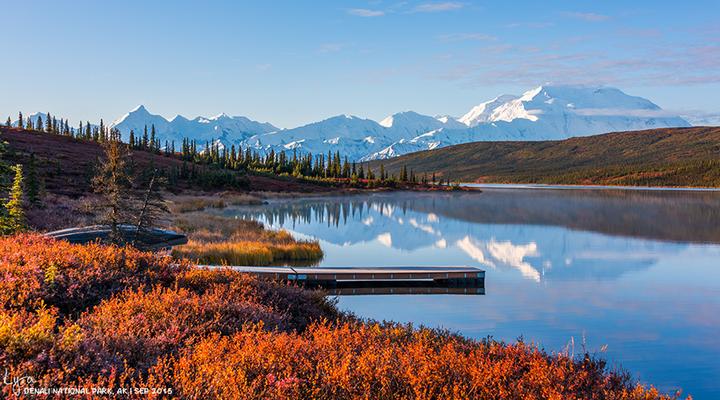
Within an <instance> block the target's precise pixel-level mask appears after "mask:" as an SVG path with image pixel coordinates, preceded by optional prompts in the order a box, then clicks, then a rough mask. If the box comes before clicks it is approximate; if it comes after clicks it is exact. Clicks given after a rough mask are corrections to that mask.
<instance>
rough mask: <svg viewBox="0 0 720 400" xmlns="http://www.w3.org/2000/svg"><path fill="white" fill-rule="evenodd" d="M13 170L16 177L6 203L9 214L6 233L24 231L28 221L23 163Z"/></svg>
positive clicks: (7, 213)
mask: <svg viewBox="0 0 720 400" xmlns="http://www.w3.org/2000/svg"><path fill="white" fill-rule="evenodd" d="M13 170H14V171H15V178H14V179H13V184H12V187H11V188H10V198H9V199H8V202H7V203H5V210H6V215H7V220H6V221H7V222H6V224H5V225H6V226H5V227H4V229H6V231H5V232H4V234H13V233H18V232H22V231H24V230H26V229H27V223H26V221H25V211H24V210H23V204H22V201H23V189H22V182H23V172H22V165H20V164H18V165H16V166H15V167H14V168H13Z"/></svg>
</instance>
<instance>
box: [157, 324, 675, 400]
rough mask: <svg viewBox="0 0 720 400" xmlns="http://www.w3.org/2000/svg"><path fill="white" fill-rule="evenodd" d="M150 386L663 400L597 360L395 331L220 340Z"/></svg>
mask: <svg viewBox="0 0 720 400" xmlns="http://www.w3.org/2000/svg"><path fill="white" fill-rule="evenodd" d="M150 379H152V381H154V382H163V384H164V385H169V386H171V387H173V389H174V390H175V393H177V394H178V395H179V396H181V397H186V398H213V399H239V398H258V399H259V398H278V399H281V398H284V399H295V398H308V399H310V398H312V399H356V398H372V399H491V398H493V399H494V398H499V399H655V398H663V397H662V396H660V395H659V394H658V392H657V391H656V390H655V389H653V388H644V387H642V386H639V385H636V384H633V383H632V381H631V380H630V378H629V377H628V375H626V374H622V373H613V372H609V371H607V369H606V366H605V363H604V362H603V361H601V360H597V359H594V358H592V357H591V356H589V355H587V356H585V357H581V358H580V359H578V360H576V359H573V358H572V357H569V356H565V355H548V354H547V353H545V352H543V351H541V350H539V349H537V348H536V347H534V346H531V345H527V344H525V343H522V342H519V343H516V344H504V343H499V342H494V341H492V340H484V341H471V340H467V339H463V338H461V337H458V336H455V335H450V334H448V333H446V332H443V331H437V330H429V329H413V328H412V327H410V326H406V325H399V324H391V323H386V324H376V323H359V322H347V323H343V324H340V325H334V324H329V323H316V324H313V325H312V326H310V327H309V329H307V330H306V331H304V332H302V333H296V332H290V333H278V332H269V331H266V330H263V329H260V328H258V327H253V328H252V329H244V330H242V331H240V332H238V333H236V334H235V335H233V336H220V335H212V336H210V337H208V338H206V339H204V340H202V341H200V342H198V343H196V344H194V345H193V346H191V347H188V348H186V349H184V350H183V352H182V355H181V356H180V357H175V358H166V359H165V360H164V361H163V362H161V363H159V364H158V365H157V366H156V367H155V368H154V369H153V370H152V371H151V372H150ZM208 382H212V384H211V385H209V384H208Z"/></svg>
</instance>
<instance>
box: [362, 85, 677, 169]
mask: <svg viewBox="0 0 720 400" xmlns="http://www.w3.org/2000/svg"><path fill="white" fill-rule="evenodd" d="M459 121H460V122H463V123H464V124H465V125H466V129H447V128H443V129H438V130H434V131H430V132H426V133H424V134H422V135H418V136H416V137H414V138H408V139H402V140H399V141H397V142H395V143H393V144H391V145H390V146H388V147H386V148H384V149H382V150H381V151H379V152H377V153H374V154H371V155H369V156H366V157H365V159H368V160H372V159H383V158H388V157H390V156H396V155H400V154H406V153H410V152H414V151H421V150H427V149H434V148H437V147H444V146H450V145H453V144H459V143H467V142H476V141H499V140H560V139H567V138H569V137H573V136H589V135H595V134H600V133H607V132H618V131H633V130H642V129H652V128H666V127H683V126H690V124H689V123H688V122H687V121H686V120H684V119H682V118H680V117H678V116H673V115H668V114H667V113H665V112H663V111H662V110H661V109H660V107H658V106H657V105H655V104H654V103H652V102H651V101H649V100H647V99H644V98H642V97H636V96H629V95H627V94H625V93H623V92H622V91H620V90H619V89H615V88H609V87H586V86H540V87H537V88H535V89H533V90H530V91H527V92H525V93H524V94H523V95H522V96H520V97H514V96H509V95H504V96H500V97H497V98H495V99H493V100H490V101H488V102H485V103H481V104H479V105H478V106H476V107H474V108H473V109H472V110H470V112H468V113H467V114H466V115H464V116H463V117H462V118H460V119H459Z"/></svg>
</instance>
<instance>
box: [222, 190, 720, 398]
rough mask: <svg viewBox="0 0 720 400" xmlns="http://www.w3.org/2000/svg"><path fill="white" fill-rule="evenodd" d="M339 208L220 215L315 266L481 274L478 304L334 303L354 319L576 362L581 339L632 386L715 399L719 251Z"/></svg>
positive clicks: (719, 371)
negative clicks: (572, 353) (281, 231)
mask: <svg viewBox="0 0 720 400" xmlns="http://www.w3.org/2000/svg"><path fill="white" fill-rule="evenodd" d="M525 193H527V194H524V195H528V196H531V195H532V194H531V193H529V192H525ZM346 201H347V200H342V199H339V200H327V199H315V200H310V201H307V202H299V203H296V204H295V205H294V206H293V207H291V208H288V203H281V204H275V205H272V204H271V205H270V206H266V207H264V208H263V209H262V213H258V211H259V210H260V209H257V208H242V209H240V210H226V211H225V212H232V213H239V214H241V215H245V216H250V217H252V218H255V219H259V220H262V221H263V222H266V223H267V224H269V225H271V226H273V227H276V228H280V227H282V228H285V229H288V230H290V231H291V232H293V233H294V234H296V235H298V236H301V237H312V238H317V239H319V240H320V241H321V245H322V248H323V250H324V252H325V258H324V260H323V261H322V263H321V266H390V265H471V266H477V267H479V268H482V269H485V270H486V271H487V275H486V295H485V296H357V297H342V298H340V299H339V304H340V306H341V307H342V308H345V309H348V310H351V311H353V312H355V313H356V314H357V315H359V316H362V317H367V318H372V319H380V320H382V319H392V320H396V321H403V322H413V323H415V324H425V325H429V326H439V327H445V328H448V329H451V330H456V331H460V332H461V333H463V334H465V335H467V336H471V337H477V338H480V337H485V336H489V335H490V336H493V337H495V338H498V339H502V340H515V339H516V338H517V337H519V336H521V335H522V336H524V338H525V339H526V340H529V341H530V340H531V341H534V342H536V343H539V344H540V345H542V346H544V347H545V348H546V349H548V350H550V351H562V350H563V349H564V348H565V346H566V345H567V344H568V343H569V342H570V340H571V338H573V339H574V343H575V349H576V351H580V349H581V346H582V342H583V337H584V338H585V340H586V342H587V347H588V349H590V350H592V351H595V350H597V349H600V348H601V347H602V346H603V345H607V354H606V357H607V358H609V359H610V361H611V362H613V363H619V364H620V365H622V366H623V367H624V368H627V369H629V370H630V371H632V372H633V373H634V374H635V375H636V376H637V377H638V378H640V379H641V380H642V381H645V382H652V383H655V384H656V385H658V386H660V387H661V388H662V389H664V390H670V389H672V388H677V387H683V388H686V391H687V392H690V393H691V394H694V395H695V397H696V398H706V397H717V396H720V383H718V382H716V377H717V376H720V363H717V362H716V360H717V359H718V357H720V335H719V334H720V268H718V266H717V264H718V262H717V260H718V259H719V258H720V246H718V245H699V244H688V243H671V242H660V241H655V240H650V239H643V238H632V237H622V236H610V235H607V234H602V233H593V232H590V231H582V230H572V229H568V228H566V227H563V226H561V225H558V226H553V225H549V224H545V225H537V224H533V225H530V224H497V223H496V224H489V223H480V222H470V221H469V220H465V219H460V218H450V217H446V216H444V213H443V212H442V211H443V210H445V208H444V207H447V206H448V204H444V205H443V204H442V203H443V202H445V203H448V202H449V205H450V206H452V199H448V198H446V197H440V196H439V197H438V199H437V200H435V199H434V200H433V206H434V207H435V208H434V209H433V210H434V211H428V208H427V207H426V206H427V205H425V206H424V207H423V208H422V209H423V211H415V210H413V208H412V207H411V206H409V207H408V206H406V207H403V205H402V204H400V203H398V204H393V202H392V196H390V197H384V198H383V201H382V202H381V203H380V202H379V203H374V202H373V201H368V202H365V203H364V204H363V202H360V203H361V204H363V205H362V210H360V209H359V208H358V207H357V203H358V199H357V197H353V201H354V202H355V203H354V207H349V205H348V204H347V203H346ZM298 204H300V206H298ZM326 205H328V207H327V208H326V207H325V206H326ZM341 205H342V206H341ZM318 206H320V207H318ZM312 207H316V208H314V209H313V210H312V211H310V212H309V211H308V209H309V208H312ZM351 208H353V209H354V210H350V209H351ZM280 214H283V216H284V219H282V220H279V219H278V216H279V215H280ZM293 216H294V217H295V218H293Z"/></svg>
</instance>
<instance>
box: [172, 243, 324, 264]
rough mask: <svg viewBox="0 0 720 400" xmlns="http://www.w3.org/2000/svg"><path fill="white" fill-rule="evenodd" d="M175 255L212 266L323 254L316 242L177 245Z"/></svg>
mask: <svg viewBox="0 0 720 400" xmlns="http://www.w3.org/2000/svg"><path fill="white" fill-rule="evenodd" d="M173 256H175V257H178V258H187V259H190V260H193V261H195V262H197V263H200V264H212V265H270V264H279V263H283V262H290V263H293V262H298V261H316V260H319V259H321V258H322V256H323V253H322V250H321V249H320V245H319V244H318V243H317V242H295V243H289V244H270V243H267V242H251V241H239V242H232V241H226V242H215V243H213V242H210V243H207V242H199V241H195V240H191V241H190V242H188V244H186V245H184V246H180V247H176V248H175V249H174V250H173Z"/></svg>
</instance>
